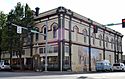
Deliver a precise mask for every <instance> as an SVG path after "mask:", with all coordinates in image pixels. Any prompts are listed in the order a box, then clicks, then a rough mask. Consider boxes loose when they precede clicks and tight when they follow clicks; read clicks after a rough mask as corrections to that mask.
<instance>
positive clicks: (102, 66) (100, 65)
mask: <svg viewBox="0 0 125 79" xmlns="http://www.w3.org/2000/svg"><path fill="white" fill-rule="evenodd" d="M96 71H112V65H111V63H110V62H109V60H101V61H97V62H96Z"/></svg>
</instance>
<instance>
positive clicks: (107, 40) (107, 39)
mask: <svg viewBox="0 0 125 79" xmlns="http://www.w3.org/2000/svg"><path fill="white" fill-rule="evenodd" d="M108 42H109V38H108V37H106V47H107V48H108Z"/></svg>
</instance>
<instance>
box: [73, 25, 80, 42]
mask: <svg viewBox="0 0 125 79" xmlns="http://www.w3.org/2000/svg"><path fill="white" fill-rule="evenodd" d="M78 31H79V29H78V27H77V26H74V40H75V41H77V40H78Z"/></svg>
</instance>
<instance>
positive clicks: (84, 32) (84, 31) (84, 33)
mask: <svg viewBox="0 0 125 79" xmlns="http://www.w3.org/2000/svg"><path fill="white" fill-rule="evenodd" d="M83 35H84V43H86V42H87V30H86V29H84V30H83Z"/></svg>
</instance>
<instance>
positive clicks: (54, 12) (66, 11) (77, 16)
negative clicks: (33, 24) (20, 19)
mask: <svg viewBox="0 0 125 79" xmlns="http://www.w3.org/2000/svg"><path fill="white" fill-rule="evenodd" d="M59 13H60V14H66V15H68V16H72V17H73V18H75V19H78V20H80V21H83V22H86V23H88V24H90V23H91V21H92V23H93V24H92V25H95V26H98V27H99V28H101V29H103V30H106V31H108V32H111V33H113V34H116V33H117V34H118V35H119V36H121V37H123V35H122V34H121V33H120V32H118V31H115V30H113V29H111V28H109V27H106V26H105V25H103V24H100V23H98V22H95V21H93V20H91V19H90V18H87V17H85V16H82V15H80V14H78V13H76V12H73V11H71V10H70V9H66V8H64V7H63V6H60V7H58V8H55V9H52V10H48V11H46V12H43V13H40V14H39V16H34V20H35V21H37V20H41V19H44V18H47V17H51V16H54V15H57V14H59Z"/></svg>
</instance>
